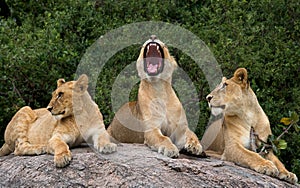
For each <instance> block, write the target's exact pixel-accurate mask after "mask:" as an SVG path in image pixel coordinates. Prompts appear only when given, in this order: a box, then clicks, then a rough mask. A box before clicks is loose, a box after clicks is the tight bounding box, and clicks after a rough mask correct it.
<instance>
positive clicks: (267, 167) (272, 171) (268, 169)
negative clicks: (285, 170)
mask: <svg viewBox="0 0 300 188" xmlns="http://www.w3.org/2000/svg"><path fill="white" fill-rule="evenodd" d="M254 170H255V171H257V172H259V173H262V174H267V175H269V176H278V174H279V171H278V169H277V167H276V166H275V165H274V163H273V162H271V161H268V160H265V161H264V163H263V164H260V165H257V166H256V167H255V168H254Z"/></svg>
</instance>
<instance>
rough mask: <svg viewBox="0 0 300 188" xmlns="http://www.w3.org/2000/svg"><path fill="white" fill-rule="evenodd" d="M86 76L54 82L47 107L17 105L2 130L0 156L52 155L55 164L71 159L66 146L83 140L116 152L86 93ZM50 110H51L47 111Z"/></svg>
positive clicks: (65, 162) (101, 119)
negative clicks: (68, 80)
mask: <svg viewBox="0 0 300 188" xmlns="http://www.w3.org/2000/svg"><path fill="white" fill-rule="evenodd" d="M87 87H88V78H87V76H86V75H82V76H81V77H80V78H79V79H78V80H77V81H70V82H65V81H64V80H63V79H59V80H58V81H57V89H56V90H55V91H54V92H53V94H52V99H51V101H50V103H49V105H48V109H46V108H41V109H36V110H32V109H31V108H30V107H28V106H26V107H23V108H21V109H20V110H19V111H18V112H17V113H16V114H15V116H14V117H13V118H12V120H11V121H10V123H9V124H8V125H7V128H6V130H5V136H4V139H5V143H4V145H3V146H2V148H1V149H0V156H3V155H8V154H9V153H12V152H14V154H15V155H39V154H43V153H47V152H48V153H51V154H54V163H55V165H56V166H57V167H64V166H66V165H67V164H69V163H70V161H71V158H72V156H71V152H70V150H69V147H74V146H78V145H80V144H81V143H82V142H84V140H86V141H87V142H90V143H92V144H93V146H94V147H95V148H96V149H97V150H98V151H100V152H103V153H111V152H114V151H116V144H114V143H111V142H110V139H109V138H110V137H109V135H108V133H107V132H106V130H105V126H104V124H103V118H102V114H101V113H100V111H99V109H98V106H97V105H96V103H94V101H93V100H92V99H91V97H90V95H89V94H88V92H87ZM50 111H51V112H50Z"/></svg>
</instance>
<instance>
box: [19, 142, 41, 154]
mask: <svg viewBox="0 0 300 188" xmlns="http://www.w3.org/2000/svg"><path fill="white" fill-rule="evenodd" d="M46 150H47V146H46V145H43V144H30V143H29V142H20V143H19V142H16V147H15V151H14V154H15V155H41V154H44V153H46Z"/></svg>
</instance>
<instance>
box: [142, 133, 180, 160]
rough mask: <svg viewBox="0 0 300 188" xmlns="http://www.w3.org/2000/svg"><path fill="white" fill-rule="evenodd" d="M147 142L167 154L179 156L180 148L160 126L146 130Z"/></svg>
mask: <svg viewBox="0 0 300 188" xmlns="http://www.w3.org/2000/svg"><path fill="white" fill-rule="evenodd" d="M145 144H146V145H148V146H149V147H150V148H151V149H154V150H156V151H158V152H159V153H162V154H163V155H165V156H168V157H178V156H179V150H178V148H177V147H176V146H175V145H174V144H173V143H172V141H171V139H170V138H169V137H167V136H164V135H163V134H162V133H161V131H160V129H158V128H154V129H151V130H149V131H146V132H145Z"/></svg>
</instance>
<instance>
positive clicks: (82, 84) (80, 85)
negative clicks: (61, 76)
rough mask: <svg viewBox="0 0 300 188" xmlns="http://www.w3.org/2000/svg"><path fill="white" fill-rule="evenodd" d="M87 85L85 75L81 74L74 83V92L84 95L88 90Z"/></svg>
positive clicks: (87, 80)
mask: <svg viewBox="0 0 300 188" xmlns="http://www.w3.org/2000/svg"><path fill="white" fill-rule="evenodd" d="M88 84H89V79H88V77H87V75H85V74H82V75H81V76H80V77H79V78H78V80H77V81H76V82H75V86H74V90H75V91H76V92H79V93H84V92H85V91H86V90H87V88H88Z"/></svg>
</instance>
